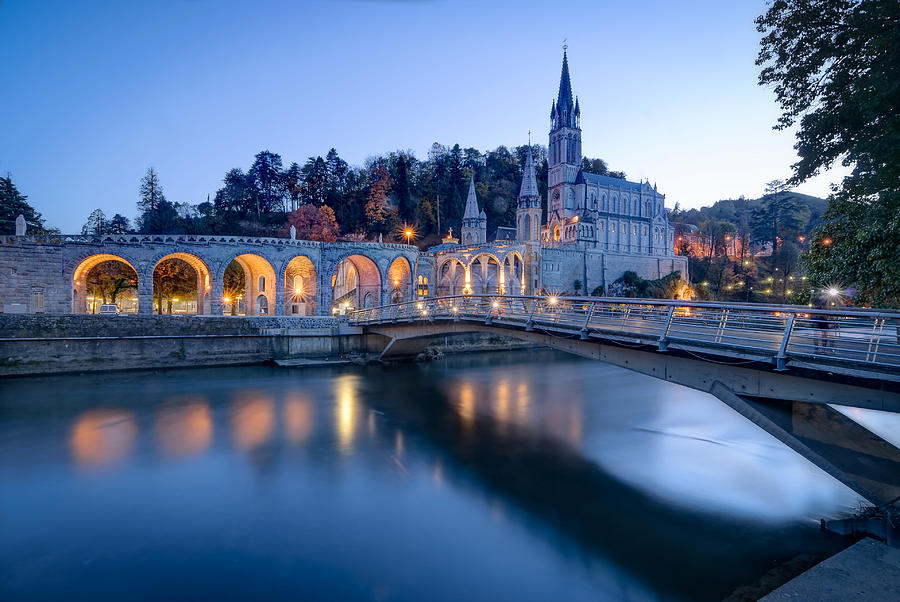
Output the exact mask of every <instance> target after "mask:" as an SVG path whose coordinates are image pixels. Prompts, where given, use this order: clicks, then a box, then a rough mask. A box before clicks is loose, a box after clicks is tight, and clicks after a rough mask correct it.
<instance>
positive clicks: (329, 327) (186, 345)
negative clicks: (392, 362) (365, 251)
mask: <svg viewBox="0 0 900 602" xmlns="http://www.w3.org/2000/svg"><path fill="white" fill-rule="evenodd" d="M372 344H373V345H375V348H374V350H376V351H377V350H378V347H377V344H378V342H377V341H373V342H372ZM368 351H369V341H368V340H367V337H366V336H364V335H362V332H361V330H360V329H359V328H356V327H352V326H349V325H348V324H347V323H346V322H345V321H342V320H338V319H332V318H225V317H220V318H216V317H199V316H152V315H151V316H110V317H106V316H88V315H80V316H79V315H70V316H40V315H10V314H6V315H0V377H2V376H14V375H35V374H48V373H54V372H91V371H107V370H126V369H136V368H176V367H192V366H220V365H229V364H248V363H260V362H265V361H269V360H273V359H281V358H290V357H325V356H341V355H346V354H365V353H367V352H368Z"/></svg>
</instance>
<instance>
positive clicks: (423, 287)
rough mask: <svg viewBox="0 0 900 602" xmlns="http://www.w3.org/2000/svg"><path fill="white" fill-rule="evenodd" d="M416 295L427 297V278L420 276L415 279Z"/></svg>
mask: <svg viewBox="0 0 900 602" xmlns="http://www.w3.org/2000/svg"><path fill="white" fill-rule="evenodd" d="M416 294H417V295H419V296H420V297H427V296H428V276H422V275H421V274H420V275H419V277H418V278H417V279H416Z"/></svg>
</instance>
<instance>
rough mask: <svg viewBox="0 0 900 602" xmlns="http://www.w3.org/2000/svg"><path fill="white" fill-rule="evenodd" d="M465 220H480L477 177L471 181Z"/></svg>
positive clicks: (473, 177)
mask: <svg viewBox="0 0 900 602" xmlns="http://www.w3.org/2000/svg"><path fill="white" fill-rule="evenodd" d="M463 219H464V220H466V219H478V199H477V198H476V197H475V176H474V175H473V176H472V178H471V179H470V180H469V197H468V198H467V199H466V212H465V214H463Z"/></svg>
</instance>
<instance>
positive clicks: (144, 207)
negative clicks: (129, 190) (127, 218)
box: [137, 167, 166, 213]
mask: <svg viewBox="0 0 900 602" xmlns="http://www.w3.org/2000/svg"><path fill="white" fill-rule="evenodd" d="M165 200H166V196H165V195H164V194H163V189H162V185H161V184H160V183H159V174H158V173H156V169H155V168H153V167H148V168H147V173H146V174H145V175H144V177H143V178H141V187H140V199H139V200H138V204H137V206H138V211H139V212H141V213H148V212H152V211H156V210H157V208H158V207H159V205H160V203H162V202H163V201H165Z"/></svg>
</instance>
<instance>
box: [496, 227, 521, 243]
mask: <svg viewBox="0 0 900 602" xmlns="http://www.w3.org/2000/svg"><path fill="white" fill-rule="evenodd" d="M515 239H516V229H515V228H506V227H504V226H498V227H497V234H496V236H494V240H515Z"/></svg>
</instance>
